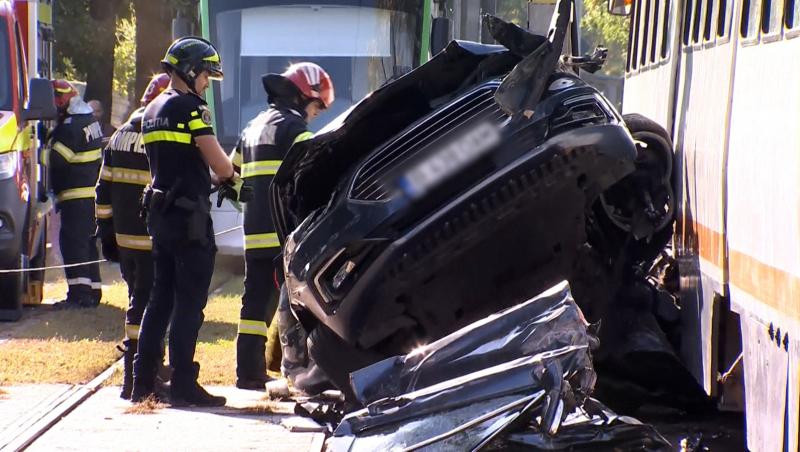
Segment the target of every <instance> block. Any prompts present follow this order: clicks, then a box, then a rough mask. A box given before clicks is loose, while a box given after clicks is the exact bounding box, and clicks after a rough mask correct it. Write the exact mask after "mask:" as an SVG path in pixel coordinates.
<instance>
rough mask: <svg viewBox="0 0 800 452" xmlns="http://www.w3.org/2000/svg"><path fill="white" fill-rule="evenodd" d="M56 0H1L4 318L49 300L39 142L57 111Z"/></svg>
mask: <svg viewBox="0 0 800 452" xmlns="http://www.w3.org/2000/svg"><path fill="white" fill-rule="evenodd" d="M52 8H53V2H52V0H38V1H37V0H13V1H9V0H0V320H17V319H19V318H20V316H21V315H22V305H23V304H26V303H38V302H40V301H41V298H42V282H43V280H44V272H43V271H32V272H31V271H25V270H26V269H29V268H38V267H42V266H44V263H45V250H46V248H45V246H46V243H47V237H46V235H47V232H46V231H47V214H48V212H49V211H50V210H51V205H52V204H51V202H49V201H48V200H47V196H46V194H45V187H44V184H43V175H44V171H43V168H42V167H41V166H40V165H39V152H38V151H39V147H40V145H41V143H42V142H43V139H42V138H43V136H44V132H43V131H44V126H43V124H42V123H41V121H42V120H51V119H54V118H55V116H56V111H55V105H54V104H53V89H52V86H51V84H50V82H49V78H50V76H51V68H52V64H51V61H52V42H53V39H52V37H53V27H52V23H53V22H52Z"/></svg>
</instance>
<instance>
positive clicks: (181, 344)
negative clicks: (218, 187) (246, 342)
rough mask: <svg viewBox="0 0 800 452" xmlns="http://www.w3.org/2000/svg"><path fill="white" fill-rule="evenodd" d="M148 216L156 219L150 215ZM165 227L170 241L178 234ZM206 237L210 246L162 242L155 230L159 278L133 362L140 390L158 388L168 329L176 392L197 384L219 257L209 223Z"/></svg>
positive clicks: (154, 245)
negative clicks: (201, 334) (198, 351)
mask: <svg viewBox="0 0 800 452" xmlns="http://www.w3.org/2000/svg"><path fill="white" fill-rule="evenodd" d="M150 215H151V216H154V215H158V213H154V212H151V213H150ZM150 220H151V218H148V221H150ZM151 225H152V223H151ZM164 227H166V228H168V229H167V230H166V232H167V234H168V235H169V234H171V233H173V232H174V231H171V230H169V228H170V226H169V225H168V224H166V225H164ZM207 231H208V232H207V240H206V241H205V243H203V244H200V243H198V242H188V243H187V242H185V241H183V242H176V241H174V240H172V241H161V240H160V239H159V236H160V235H161V234H160V232H161V231H160V229H159V230H153V228H152V227H151V230H150V233H151V235H152V236H153V264H154V266H153V270H154V272H155V278H154V281H153V290H152V291H151V293H150V301H149V303H148V304H147V307H146V308H145V310H144V316H143V318H142V327H141V331H140V334H139V344H138V346H139V348H138V351H137V353H136V357H135V359H134V366H133V372H134V385H136V386H143V387H150V388H152V387H153V386H154V384H155V378H156V373H157V370H158V365H159V364H160V363H161V343H162V341H163V339H164V336H165V334H166V331H167V327H168V326H169V328H170V333H169V360H170V365H171V366H172V368H173V373H172V380H171V381H172V382H171V384H172V387H173V389H177V388H179V387H187V388H188V387H190V385H193V384H194V383H195V382H196V379H197V372H198V369H197V368H196V367H195V366H194V353H195V348H196V346H197V334H198V331H199V330H200V326H201V325H202V324H203V319H204V316H203V309H204V308H205V307H206V303H207V301H208V288H209V285H210V284H211V275H212V274H213V272H214V257H215V255H216V252H217V249H216V246H215V245H214V236H213V231H212V229H211V219H210V218H209V219H208V228H207Z"/></svg>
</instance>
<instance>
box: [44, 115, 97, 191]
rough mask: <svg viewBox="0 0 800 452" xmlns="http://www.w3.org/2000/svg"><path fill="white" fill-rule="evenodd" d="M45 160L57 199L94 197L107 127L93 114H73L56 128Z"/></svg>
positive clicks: (45, 154) (46, 151) (46, 150)
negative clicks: (103, 127) (102, 125)
mask: <svg viewBox="0 0 800 452" xmlns="http://www.w3.org/2000/svg"><path fill="white" fill-rule="evenodd" d="M48 143H49V145H48V146H47V148H46V149H45V153H44V156H43V159H42V162H43V163H44V164H45V166H47V167H48V168H49V174H50V186H51V187H52V189H53V192H54V193H55V194H56V202H57V203H61V202H65V201H69V200H73V199H86V198H88V199H93V198H94V195H95V184H96V183H97V174H98V172H99V171H100V158H101V154H102V143H103V129H102V127H100V123H99V122H97V120H95V119H94V116H93V115H92V114H83V115H69V116H67V117H66V118H65V119H64V121H62V122H61V123H60V124H58V125H57V126H56V128H55V129H53V132H52V134H51V135H50V139H49V141H48Z"/></svg>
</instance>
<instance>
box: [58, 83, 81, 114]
mask: <svg viewBox="0 0 800 452" xmlns="http://www.w3.org/2000/svg"><path fill="white" fill-rule="evenodd" d="M53 94H54V96H55V102H56V108H57V109H58V111H59V112H62V113H63V112H65V111H67V108H69V101H70V99H72V98H73V97H75V96H80V94H79V93H78V90H77V89H75V87H74V86H72V83H70V82H68V81H66V80H60V79H59V80H53Z"/></svg>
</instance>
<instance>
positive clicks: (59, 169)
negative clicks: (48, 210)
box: [43, 80, 103, 309]
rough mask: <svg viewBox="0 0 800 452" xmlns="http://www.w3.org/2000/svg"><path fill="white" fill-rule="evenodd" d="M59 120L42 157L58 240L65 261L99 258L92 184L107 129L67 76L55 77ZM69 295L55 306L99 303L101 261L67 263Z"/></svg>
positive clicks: (97, 170) (94, 182)
mask: <svg viewBox="0 0 800 452" xmlns="http://www.w3.org/2000/svg"><path fill="white" fill-rule="evenodd" d="M53 90H54V92H55V102H56V107H57V108H58V113H59V115H58V123H57V125H56V127H55V128H54V129H53V132H52V133H51V135H50V139H49V142H48V146H47V148H46V151H45V152H46V154H45V158H44V159H43V162H45V165H47V166H48V168H49V175H50V185H51V187H52V189H53V192H54V193H55V195H56V210H57V211H59V212H60V213H61V230H60V231H59V243H60V246H61V256H62V257H63V258H64V263H65V264H77V263H83V262H91V261H97V260H98V256H97V245H96V242H95V239H94V237H93V235H94V230H95V226H94V214H95V212H94V196H95V191H94V186H95V184H96V183H97V175H98V173H99V171H100V158H101V153H102V146H103V130H102V128H101V127H100V123H98V122H97V120H95V118H94V116H93V114H92V113H93V112H92V108H91V107H89V105H87V104H86V102H84V101H83V99H81V97H80V94H78V91H77V90H76V89H75V87H74V86H72V85H71V84H70V83H69V82H67V81H65V80H54V81H53ZM64 273H65V274H66V276H67V284H68V286H69V289H68V291H67V298H66V300H63V301H60V302H58V303H56V305H55V306H56V307H57V308H64V309H69V308H88V307H95V306H97V305H98V304H100V297H101V288H100V267H99V264H97V263H94V264H86V265H79V266H76V267H68V268H65V269H64Z"/></svg>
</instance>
